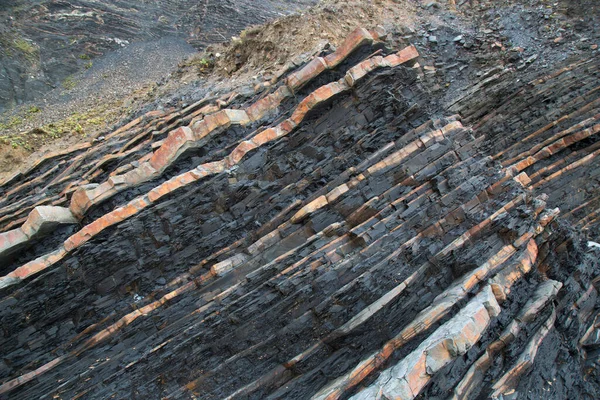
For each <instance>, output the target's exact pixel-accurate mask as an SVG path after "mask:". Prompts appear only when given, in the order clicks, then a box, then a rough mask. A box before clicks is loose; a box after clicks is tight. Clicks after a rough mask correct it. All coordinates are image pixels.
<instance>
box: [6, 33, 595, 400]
mask: <svg viewBox="0 0 600 400" xmlns="http://www.w3.org/2000/svg"><path fill="white" fill-rule="evenodd" d="M438 36H439V38H440V39H437V37H436V40H437V41H438V42H441V41H442V40H443V39H442V38H443V37H444V36H443V35H441V34H440V35H438ZM455 36H456V35H455ZM453 37H454V36H453ZM571 61H572V60H571ZM426 62H427V59H426V58H425V57H424V54H423V52H421V51H420V49H419V48H417V47H414V46H412V45H411V44H410V43H409V42H408V41H407V40H405V39H402V37H401V36H400V35H399V34H398V33H397V32H384V30H383V29H382V28H381V27H377V28H373V29H360V28H359V29H357V30H356V31H354V32H353V33H352V35H350V37H349V38H348V40H347V41H346V42H345V43H343V44H342V45H340V46H338V48H337V49H336V50H335V51H330V52H324V53H322V54H319V55H317V57H315V58H314V59H312V60H311V59H307V60H305V63H304V65H303V66H302V67H300V68H298V69H297V70H295V71H292V72H290V73H286V74H282V76H279V77H276V78H275V79H274V80H273V82H272V84H271V85H269V86H265V87H261V88H258V89H257V93H256V94H255V95H253V96H249V97H245V96H242V95H239V94H236V93H231V94H228V95H226V96H223V97H221V98H218V99H216V98H215V99H205V100H203V101H201V102H198V103H196V104H192V105H190V106H188V107H187V108H185V109H181V110H166V111H161V112H158V111H153V112H149V113H147V114H146V115H144V116H143V117H140V118H138V119H136V120H134V121H132V122H130V123H129V124H128V125H126V126H123V127H122V128H120V129H118V130H116V131H114V132H112V133H110V134H108V135H106V137H105V140H103V141H98V142H95V143H93V144H90V145H89V146H79V147H77V148H73V149H70V150H68V151H64V152H61V153H57V154H52V155H50V156H48V157H47V158H45V159H43V160H40V161H39V163H38V164H36V165H35V166H34V167H33V168H31V169H30V170H28V171H23V172H21V173H20V174H17V175H15V176H13V177H12V178H10V179H8V180H7V181H5V182H4V183H3V184H2V186H1V190H2V191H3V194H4V197H3V199H2V200H0V215H1V217H0V223H1V224H2V230H3V231H4V233H3V234H2V235H4V236H2V237H3V238H5V239H4V242H1V243H2V245H3V246H4V247H3V248H6V250H4V251H7V252H8V251H10V252H12V254H11V257H10V260H9V261H7V262H5V263H4V264H2V269H1V271H0V273H1V275H2V276H1V277H0V321H1V322H2V336H1V337H0V348H1V349H2V350H1V351H2V354H1V355H2V357H1V358H0V359H1V361H0V382H1V384H0V396H5V397H9V398H11V399H12V398H15V399H21V398H22V399H30V398H38V397H43V396H47V397H55V398H91V399H95V398H98V399H100V398H111V397H113V398H203V399H212V398H256V399H267V398H272V399H274V398H285V399H306V398H318V399H338V398H364V399H371V398H384V399H392V398H393V399H396V398H399V399H412V398H423V399H425V398H427V399H430V398H456V399H465V398H485V397H493V398H516V397H519V398H521V397H523V398H556V399H564V398H594V397H595V396H596V395H597V394H598V393H600V391H599V390H600V381H599V380H598V374H597V371H598V369H597V367H598V363H599V361H598V360H599V358H598V357H599V356H600V353H599V352H598V343H599V341H600V339H599V338H600V333H599V332H600V322H598V321H599V317H598V311H597V310H598V305H599V303H598V296H597V285H598V282H600V279H598V277H599V274H600V271H599V269H598V261H597V257H595V254H594V252H595V251H597V250H596V249H595V246H594V245H593V243H596V242H598V241H599V240H600V239H599V238H598V237H597V227H598V223H599V221H600V216H598V215H597V214H598V210H597V209H598V202H599V201H600V200H598V199H600V189H599V188H600V186H598V185H597V175H598V174H597V173H596V171H600V168H598V167H600V164H599V159H598V154H600V153H599V151H598V148H599V146H600V141H598V138H597V135H598V133H599V132H600V130H599V129H598V128H597V122H598V120H599V119H598V115H599V113H600V91H599V90H597V82H598V79H597V78H598V72H599V71H598V68H599V66H600V64H599V63H598V62H597V59H596V58H593V57H592V58H589V59H579V60H575V61H574V62H569V63H565V64H561V65H556V66H548V67H547V68H545V69H543V70H542V71H536V70H531V71H527V72H526V73H523V72H522V71H521V70H519V69H516V68H509V67H507V68H500V69H497V70H493V71H491V72H489V73H488V74H482V76H481V77H480V80H479V81H476V82H471V83H470V84H467V85H465V87H464V88H463V89H464V90H462V91H461V92H460V93H461V95H460V96H457V97H456V98H454V99H452V101H450V102H448V101H447V98H446V99H440V98H438V97H436V95H435V91H433V90H431V89H432V86H433V83H432V82H431V81H430V80H429V79H430V78H428V73H427V71H428V70H425V69H424V68H423V67H422V66H423V65H425V63H426ZM541 105H543V106H541ZM50 205H52V206H54V207H60V208H52V209H50V208H46V207H48V206H50ZM50 210H54V211H56V212H58V211H59V210H60V217H59V215H58V214H56V215H51V213H49V212H48V211H50ZM63 212H64V213H63ZM63 217H65V218H63ZM74 217H76V218H77V219H78V221H77V223H75V221H73V220H72V218H74ZM60 221H62V222H67V223H70V224H67V225H64V226H63V225H61V226H59V227H56V226H53V227H52V228H53V229H45V226H46V225H47V224H48V223H58V222H60ZM13 232H22V235H23V237H25V236H26V237H27V240H26V242H27V247H22V243H24V242H19V240H22V238H20V236H19V235H18V234H15V233H13ZM38 232H41V233H39V234H38ZM42 233H46V235H45V236H44V235H43V234H42ZM17 236H19V237H17ZM5 242H6V244H4V243H5ZM588 242H590V243H592V245H591V246H588Z"/></svg>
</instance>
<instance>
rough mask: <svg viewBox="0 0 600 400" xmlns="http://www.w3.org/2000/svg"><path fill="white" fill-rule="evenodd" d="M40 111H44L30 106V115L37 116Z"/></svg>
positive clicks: (28, 111)
mask: <svg viewBox="0 0 600 400" xmlns="http://www.w3.org/2000/svg"><path fill="white" fill-rule="evenodd" d="M40 111H42V110H41V109H40V108H39V107H38V106H29V108H28V109H27V113H28V114H35V113H39V112H40Z"/></svg>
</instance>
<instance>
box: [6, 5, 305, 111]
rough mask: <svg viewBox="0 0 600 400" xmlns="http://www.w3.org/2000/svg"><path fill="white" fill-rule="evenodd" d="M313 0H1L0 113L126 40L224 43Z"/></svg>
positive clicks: (59, 84) (56, 85)
mask: <svg viewBox="0 0 600 400" xmlns="http://www.w3.org/2000/svg"><path fill="white" fill-rule="evenodd" d="M8 3H10V4H8ZM314 3H315V1H312V0H303V1H297V2H294V3H290V2H280V1H272V0H259V1H254V0H223V1H221V0H219V1H214V0H208V1H195V0H194V1H192V0H174V1H156V0H146V1H124V0H119V1H98V0H88V1H80V0H75V1H60V0H52V1H49V0H47V1H32V0H20V1H16V2H4V3H3V5H2V6H1V7H2V8H0V21H1V23H0V112H2V111H3V110H4V109H7V108H10V107H12V106H14V105H18V104H22V103H23V102H28V101H34V100H36V99H39V98H40V96H41V95H43V94H44V93H46V92H48V91H50V90H52V89H54V88H61V87H62V86H64V85H65V84H66V85H68V84H69V82H68V78H69V77H70V76H71V75H73V74H74V73H76V72H78V71H80V70H82V69H84V68H86V67H88V66H89V65H90V63H91V62H93V60H94V59H96V58H98V57H101V56H102V55H103V54H105V53H107V52H109V51H111V50H114V49H116V48H119V47H122V46H126V45H127V44H128V43H132V42H154V41H157V40H158V39H160V38H163V37H178V38H181V39H182V40H185V41H187V42H188V43H190V44H191V45H193V46H194V47H196V48H202V47H204V46H206V45H207V44H210V43H217V42H222V41H228V40H230V39H231V36H232V35H236V34H238V33H239V32H240V31H241V30H242V29H244V28H245V27H247V26H249V25H252V24H258V23H262V22H265V21H267V20H271V19H273V18H276V17H280V16H281V15H285V14H287V13H290V12H293V11H298V10H300V9H302V8H305V7H306V6H308V5H311V4H314ZM163 51H164V52H169V47H168V46H164V48H163ZM148 61H149V62H150V60H148ZM65 81H66V83H65Z"/></svg>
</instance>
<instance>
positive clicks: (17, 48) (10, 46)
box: [0, 32, 39, 64]
mask: <svg viewBox="0 0 600 400" xmlns="http://www.w3.org/2000/svg"><path fill="white" fill-rule="evenodd" d="M0 49H2V50H3V51H4V52H5V54H6V55H7V56H9V57H13V56H14V55H20V56H22V57H24V58H25V59H26V60H27V61H29V62H30V63H31V64H34V63H35V62H36V61H37V60H38V55H39V50H38V48H37V46H35V44H33V42H31V41H29V40H26V39H24V38H22V37H20V36H18V34H17V33H15V32H8V33H3V34H2V35H0Z"/></svg>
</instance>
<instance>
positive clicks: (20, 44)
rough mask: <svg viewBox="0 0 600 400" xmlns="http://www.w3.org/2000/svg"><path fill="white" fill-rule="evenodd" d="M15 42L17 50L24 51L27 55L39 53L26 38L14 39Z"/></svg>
mask: <svg viewBox="0 0 600 400" xmlns="http://www.w3.org/2000/svg"><path fill="white" fill-rule="evenodd" d="M13 43H14V47H15V48H16V49H17V50H20V51H21V52H22V53H24V54H26V55H33V54H35V53H37V48H36V47H35V46H34V45H33V44H31V43H29V42H28V41H27V40H25V39H22V38H17V39H15V40H14V41H13Z"/></svg>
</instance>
